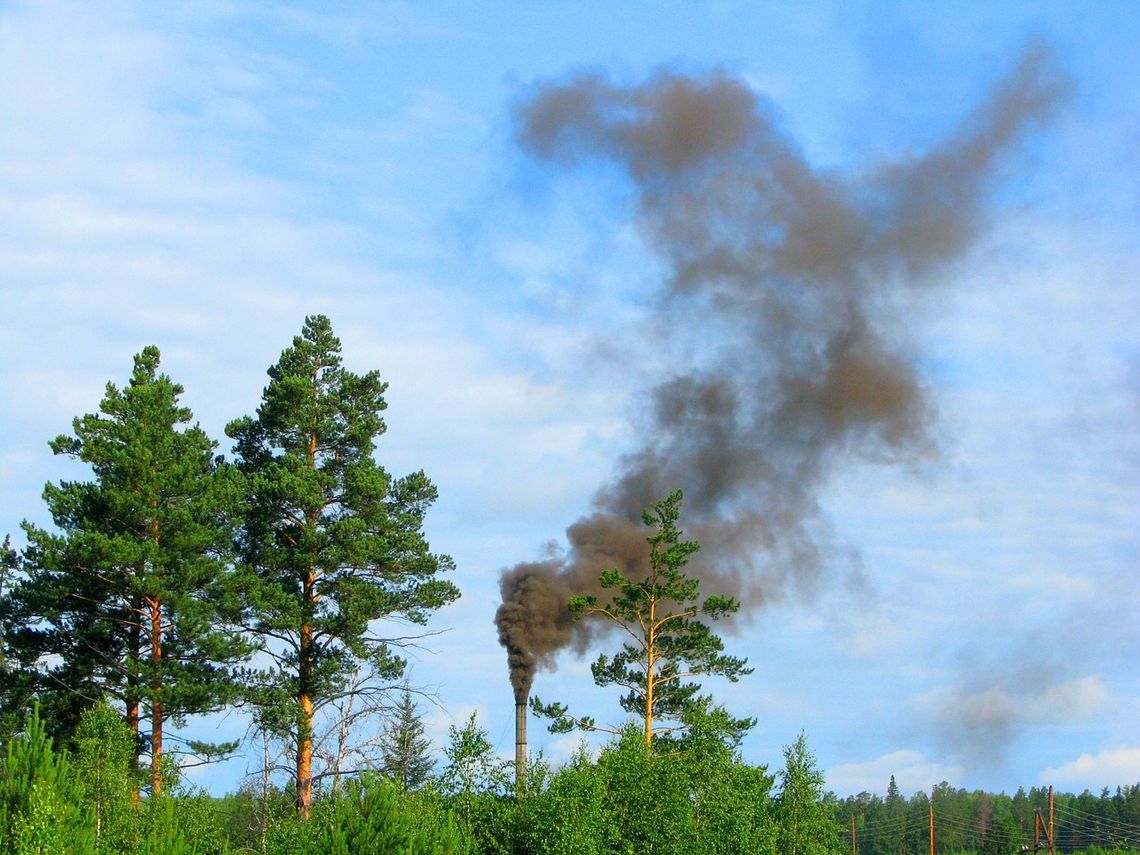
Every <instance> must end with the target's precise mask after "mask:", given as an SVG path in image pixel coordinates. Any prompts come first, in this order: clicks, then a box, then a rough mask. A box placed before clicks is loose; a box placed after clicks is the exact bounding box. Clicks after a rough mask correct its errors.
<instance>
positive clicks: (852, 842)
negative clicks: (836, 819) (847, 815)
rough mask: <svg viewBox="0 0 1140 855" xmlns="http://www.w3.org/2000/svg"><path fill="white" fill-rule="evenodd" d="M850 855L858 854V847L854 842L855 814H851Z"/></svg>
mask: <svg viewBox="0 0 1140 855" xmlns="http://www.w3.org/2000/svg"><path fill="white" fill-rule="evenodd" d="M851 855H859V847H858V846H857V845H856V844H855V814H851Z"/></svg>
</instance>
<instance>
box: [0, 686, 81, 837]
mask: <svg viewBox="0 0 1140 855" xmlns="http://www.w3.org/2000/svg"><path fill="white" fill-rule="evenodd" d="M81 795H82V794H81V790H80V788H79V786H78V782H77V779H76V776H75V775H74V773H73V771H72V769H71V767H70V764H69V763H68V759H67V755H66V754H65V753H63V752H59V751H56V750H53V748H52V741H51V737H49V736H48V735H47V731H46V729H45V727H44V722H43V720H42V719H41V718H40V715H39V709H38V708H35V709H33V710H32V713H31V715H30V716H29V717H28V720H27V722H26V724H25V727H24V731H23V732H22V733H21V734H19V735H18V736H16V737H15V738H13V739H11V740H9V742H8V746H7V753H6V755H5V757H4V765H3V768H2V770H0V845H2V846H3V847H4V849H5V850H6V851H10V852H12V853H15V855H33V853H34V855H57V853H60V852H69V853H75V855H85V854H86V853H95V852H96V851H97V850H96V846H95V834H94V824H93V823H92V822H91V818H90V815H89V813H88V811H87V809H86V806H85V805H84V804H83V800H82V798H81Z"/></svg>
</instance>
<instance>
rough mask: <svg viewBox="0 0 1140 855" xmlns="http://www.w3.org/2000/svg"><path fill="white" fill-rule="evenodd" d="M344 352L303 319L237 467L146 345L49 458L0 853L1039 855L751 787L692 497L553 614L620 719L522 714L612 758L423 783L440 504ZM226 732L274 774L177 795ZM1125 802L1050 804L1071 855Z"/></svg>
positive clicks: (1094, 843) (4, 632)
mask: <svg viewBox="0 0 1140 855" xmlns="http://www.w3.org/2000/svg"><path fill="white" fill-rule="evenodd" d="M340 352H341V344H340V341H339V339H337V337H336V336H335V335H334V334H333V331H332V327H331V324H330V322H329V320H328V319H327V318H325V317H323V316H319V315H318V316H312V317H309V318H306V319H305V323H304V326H303V328H302V331H301V333H300V334H299V335H298V336H296V337H295V338H294V339H293V341H292V344H291V345H290V346H289V347H287V348H286V349H285V350H284V351H282V353H281V356H280V358H279V359H278V361H277V362H276V363H274V364H273V365H272V366H270V368H269V369H268V372H267V373H268V376H269V381H268V384H267V385H266V387H265V389H264V391H263V393H262V396H261V401H260V403H259V405H258V406H257V408H256V410H255V411H254V412H253V414H251V415H247V416H243V417H239V418H237V419H235V420H233V421H232V422H230V423H229V424H228V425H227V427H226V435H227V436H228V437H229V439H230V440H231V441H232V447H231V450H230V452H229V455H228V456H227V455H225V454H219V453H218V443H217V442H216V441H214V440H213V439H212V438H210V437H209V436H207V435H206V433H205V432H204V431H203V430H202V429H201V428H200V427H199V426H198V425H197V424H195V423H193V415H192V413H191V411H190V409H189V408H187V407H186V406H184V405H183V404H182V403H181V395H182V392H183V389H182V387H181V386H180V385H178V384H177V383H175V382H174V381H173V380H172V379H171V378H169V377H168V376H167V375H165V374H163V373H161V371H160V370H159V363H160V354H159V352H158V350H157V349H156V348H153V347H148V348H145V349H144V350H143V351H142V352H141V353H139V354H138V355H137V356H135V358H134V365H133V370H132V373H131V375H130V377H129V379H128V381H127V383H126V384H124V385H122V386H117V385H115V384H114V383H108V384H107V386H106V389H105V393H104V397H103V399H102V401H101V402H100V405H99V411H98V412H97V413H88V414H86V415H83V416H80V417H78V418H76V419H75V420H74V421H73V423H72V433H71V434H61V435H60V436H58V437H56V438H55V439H54V440H52V441H51V442H50V447H51V449H52V451H53V452H54V453H55V454H57V455H62V456H65V457H69V458H73V459H74V460H76V461H78V462H79V463H81V464H83V465H84V466H85V467H87V469H88V470H89V474H90V478H89V479H88V480H76V481H61V482H60V483H58V484H56V483H49V484H48V485H47V486H46V487H45V489H44V494H43V497H44V501H45V503H46V506H47V510H48V512H49V514H50V516H51V519H52V523H53V526H54V527H53V528H50V529H49V528H45V527H42V526H38V525H35V524H33V523H29V522H25V523H23V531H24V537H25V540H26V545H25V546H24V547H23V548H21V549H16V548H13V547H12V545H11V541H10V540H9V539H6V540H5V541H4V544H3V547H2V549H0V586H2V589H0V745H2V758H3V763H2V765H0V851H3V852H13V853H64V852H66V853H76V855H81V853H112V852H139V853H171V855H178V853H183V852H185V853H237V852H260V853H321V852H330V853H342V852H343V853H349V852H352V853H368V852H379V853H421V852H423V853H434V852H440V853H443V852H447V853H504V855H506V853H511V855H526V853H575V855H588V853H634V852H638V853H640V852H653V853H694V855H696V853H714V855H715V853H764V855H831V853H835V854H836V855H839V853H845V852H850V851H852V848H854V849H855V850H856V853H863V855H903V853H919V852H926V851H928V849H927V842H928V841H927V837H925V836H924V835H926V834H927V833H928V816H929V813H930V810H929V809H930V806H931V799H933V806H934V809H935V814H936V816H937V818H938V828H939V841H940V842H939V845H938V851H939V852H942V853H967V852H969V853H979V855H980V854H981V853H984V854H985V855H1011V853H1013V852H1016V851H1019V848H1020V847H1021V846H1023V845H1025V843H1026V842H1028V841H1031V840H1032V832H1033V829H1034V824H1033V811H1034V809H1036V808H1039V807H1040V804H1039V802H1040V800H1041V794H1040V792H1039V791H1037V790H1033V791H1031V792H1030V793H1028V794H1025V793H1021V792H1019V793H1018V794H1017V795H1016V796H1013V797H1006V796H1002V795H987V794H982V793H966V792H964V791H956V790H953V789H952V788H950V787H949V785H941V786H940V787H939V788H936V789H935V791H934V792H933V794H932V796H931V797H927V796H926V795H924V794H921V793H919V794H916V795H914V796H912V797H911V798H910V799H905V798H903V797H902V796H901V795H900V794H899V793H898V792H897V787H895V786H894V785H893V779H892V786H891V789H890V790H889V791H888V795H887V798H886V799H879V798H878V797H873V796H860V797H858V798H855V799H847V800H845V801H840V800H838V799H836V798H835V797H833V796H830V795H828V794H826V793H825V792H824V779H823V776H822V774H821V773H820V771H819V769H818V768H817V767H816V764H815V759H814V757H813V756H812V754H811V752H810V751H809V749H808V747H807V743H806V739H805V738H804V737H803V736H802V735H801V737H800V738H799V739H798V740H796V741H795V742H794V743H792V744H791V745H789V746H787V747H786V748H785V750H784V764H783V767H782V768H781V769H780V770H779V771H777V772H774V773H769V771H768V769H767V768H766V767H763V766H753V765H749V764H747V763H745V762H744V761H743V760H742V758H741V756H740V754H739V751H738V746H739V744H740V740H741V739H742V737H743V735H744V733H746V732H747V731H748V730H749V729H750V728H751V727H753V726H754V725H755V723H756V722H755V720H754V719H751V718H736V717H734V716H733V715H731V714H730V713H729V712H728V711H727V710H725V709H724V708H723V707H721V706H720V705H718V704H716V703H715V702H714V701H713V699H712V697H711V696H709V695H706V694H701V693H700V690H701V686H700V682H699V680H701V679H702V678H704V677H709V676H716V677H721V678H724V679H728V680H730V681H735V680H737V679H739V678H741V677H743V676H746V675H747V674H749V673H750V669H749V668H748V667H747V662H746V660H744V659H741V658H737V657H734V656H730V655H729V654H727V653H726V652H725V650H724V644H723V641H722V640H721V638H720V637H719V636H718V635H716V634H715V633H714V632H713V630H712V624H713V623H714V622H715V621H717V620H718V619H720V618H721V617H723V616H725V615H730V614H732V613H733V612H734V611H735V610H736V609H737V608H738V603H736V602H735V601H734V600H733V599H731V598H728V597H724V596H719V595H716V594H713V595H710V596H705V595H704V594H702V593H701V592H700V591H699V583H698V582H697V580H696V579H694V578H691V577H690V576H688V575H687V573H686V571H685V565H686V563H687V561H688V556H690V555H691V554H692V553H694V552H696V551H697V550H698V549H699V548H700V545H699V544H698V543H696V542H694V541H688V540H685V539H684V538H683V535H682V531H681V528H680V527H679V518H680V514H681V503H682V495H681V493H680V492H679V491H677V492H674V493H673V494H671V495H669V496H667V497H664V498H662V499H661V500H660V501H659V502H657V503H656V504H654V505H652V506H651V507H650V508H648V509H646V511H645V514H644V517H643V521H644V523H645V524H646V526H647V535H646V538H645V543H646V546H645V555H644V559H645V560H644V568H642V570H641V571H639V572H637V573H635V572H633V570H632V568H620V567H618V568H610V569H607V570H605V571H603V572H602V574H601V576H600V577H599V587H598V591H599V592H600V593H599V594H598V595H596V596H583V597H573V598H571V599H570V600H569V602H567V604H566V607H567V613H568V615H569V616H571V617H572V618H573V619H583V618H588V617H591V616H593V617H594V618H601V619H605V620H607V621H611V622H613V623H615V624H616V625H617V626H619V627H620V628H621V629H622V630H624V632H623V633H621V634H620V635H621V638H623V639H624V643H623V644H622V645H621V646H620V647H619V648H618V650H617V651H616V652H613V653H609V654H606V653H603V654H602V655H601V656H600V657H599V659H598V660H597V662H595V663H594V666H593V668H592V673H593V675H594V679H595V682H596V683H597V684H598V685H599V686H603V687H609V686H616V687H617V688H619V689H620V690H621V691H622V692H624V694H623V695H622V696H621V697H620V698H619V700H620V703H621V706H622V707H623V708H624V709H625V710H626V711H627V712H628V713H630V714H631V716H632V717H633V719H634V721H633V722H631V723H630V724H629V725H628V726H627V727H626V728H610V727H608V726H600V725H598V724H597V723H596V722H595V721H594V720H593V719H592V718H591V717H589V716H585V715H580V714H572V713H571V711H570V709H569V708H568V707H567V705H565V704H562V703H559V702H552V703H543V702H542V701H540V700H539V699H537V698H532V699H531V701H532V704H531V707H532V709H533V710H534V711H535V712H536V713H538V714H540V715H544V716H546V717H548V718H550V719H551V720H552V724H551V728H552V730H557V731H567V730H574V729H580V730H586V731H590V730H594V731H597V730H601V731H606V732H608V733H609V734H610V742H609V743H608V744H606V745H605V747H603V748H602V749H601V750H600V752H599V753H597V754H596V755H595V754H591V753H589V752H587V751H586V750H585V749H584V748H583V749H582V751H580V752H579V753H577V754H576V755H575V756H574V757H573V758H572V759H570V760H569V762H567V763H565V764H563V765H561V766H558V767H556V768H555V767H552V766H551V765H550V764H548V763H546V762H545V761H544V760H543V759H542V758H541V757H538V758H535V759H534V760H533V761H532V762H530V763H528V764H526V768H525V769H516V768H515V764H514V763H508V762H505V761H503V760H501V759H499V758H498V756H497V755H496V753H495V751H494V749H493V746H492V745H491V743H490V740H489V739H488V738H487V734H486V733H485V732H484V731H483V730H482V729H481V728H480V727H479V724H478V722H477V721H476V720H475V719H474V718H471V719H470V720H469V721H468V722H467V723H466V724H465V725H464V726H462V727H453V728H452V729H451V732H450V741H449V744H448V745H447V746H445V747H444V748H443V750H442V757H438V756H436V755H435V753H434V750H433V748H432V746H431V745H430V743H429V741H428V740H427V738H426V736H425V728H424V725H423V722H422V720H421V719H420V713H419V707H418V705H417V698H418V697H421V695H420V694H418V693H417V690H416V688H415V687H414V686H413V684H412V683H411V682H410V679H409V675H408V673H407V663H406V661H405V660H404V658H403V657H402V656H401V652H402V650H403V649H404V648H405V647H407V646H408V645H414V644H416V643H417V642H418V640H419V639H421V638H422V637H423V634H424V633H425V632H427V630H426V629H425V625H426V623H427V621H428V619H429V618H430V616H431V614H432V613H433V612H434V611H436V610H437V609H439V608H440V607H442V606H444V605H446V604H447V603H450V602H452V601H454V600H455V599H456V598H457V597H458V596H459V589H458V588H457V587H456V586H455V585H454V584H453V583H452V582H451V581H449V580H448V579H447V578H446V576H445V574H446V573H447V572H448V571H450V570H452V569H454V563H453V562H452V560H451V558H450V557H449V556H446V555H442V554H438V553H435V552H433V551H432V550H431V547H430V545H429V544H428V541H427V539H426V537H425V535H424V528H423V527H424V520H425V517H426V514H427V512H428V510H429V509H430V507H431V505H432V504H433V502H434V501H435V499H436V489H435V487H434V485H433V484H432V482H431V481H430V480H429V479H428V478H427V476H426V475H425V474H424V473H423V472H414V473H411V474H409V475H404V476H399V477H397V476H394V475H392V474H390V473H389V472H388V471H387V470H386V469H384V467H383V466H381V465H380V464H379V463H378V462H377V460H376V456H375V452H376V446H377V441H378V439H379V438H380V437H381V436H382V435H383V433H384V431H385V424H384V420H383V417H382V413H383V411H384V410H385V408H386V402H385V400H384V393H385V390H386V384H385V383H384V382H383V381H382V380H381V379H380V376H379V374H378V373H377V372H375V371H370V372H367V373H364V374H356V373H353V372H351V371H349V370H347V369H346V368H345V367H344V366H343V363H342V358H341V353H340ZM231 709H240V710H241V711H242V713H243V715H244V716H245V718H246V719H248V720H249V722H250V729H249V731H248V733H247V737H246V745H247V757H248V756H252V755H253V754H254V753H257V754H260V760H261V762H260V768H259V769H256V770H255V771H254V772H253V773H252V774H251V775H250V776H249V777H247V779H246V780H245V781H244V783H243V784H242V786H241V788H240V789H239V790H238V791H237V792H236V793H233V794H230V795H228V796H225V797H220V798H217V797H211V796H209V795H207V794H205V793H204V792H201V791H194V790H193V789H192V788H191V787H189V786H188V784H187V780H186V777H185V773H186V772H187V770H189V769H191V768H193V767H194V766H196V765H201V764H208V763H210V762H212V761H214V760H216V759H219V758H222V757H225V756H227V755H228V754H230V753H232V752H233V751H235V750H236V749H237V748H238V747H239V745H238V743H236V742H229V743H207V742H204V741H200V740H192V739H189V738H187V737H186V736H185V733H186V731H187V728H186V724H187V722H188V720H190V719H191V718H193V717H196V716H197V717H200V716H205V715H211V714H218V713H220V712H222V711H225V710H231ZM520 765H521V764H520ZM1138 798H1140V795H1138V791H1137V788H1126V789H1124V790H1120V791H1118V792H1117V793H1116V794H1115V795H1109V794H1107V793H1105V794H1102V795H1101V796H1099V797H1092V796H1090V795H1088V794H1082V795H1081V796H1075V797H1069V796H1065V797H1062V798H1061V799H1059V800H1058V802H1057V811H1058V812H1059V813H1060V814H1061V815H1062V817H1064V819H1062V820H1060V821H1059V822H1058V826H1057V828H1058V831H1057V839H1056V842H1057V844H1058V848H1059V851H1065V852H1075V851H1078V850H1087V851H1088V852H1090V853H1092V852H1094V851H1096V850H1095V849H1094V847H1113V846H1115V847H1124V846H1133V847H1135V846H1136V845H1137V840H1136V834H1135V832H1136V829H1137V823H1138V822H1140V818H1138V816H1137V801H1138ZM924 800H925V802H924ZM1114 851H1124V850H1123V849H1119V848H1118V849H1116V850H1114Z"/></svg>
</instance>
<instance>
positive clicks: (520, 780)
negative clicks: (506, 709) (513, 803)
mask: <svg viewBox="0 0 1140 855" xmlns="http://www.w3.org/2000/svg"><path fill="white" fill-rule="evenodd" d="M526 703H527V698H526V696H525V695H523V696H521V697H520V696H519V695H518V694H517V693H516V695H515V791H516V792H517V793H518V794H520V795H521V794H522V791H523V786H524V785H525V783H526Z"/></svg>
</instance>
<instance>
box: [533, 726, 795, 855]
mask: <svg viewBox="0 0 1140 855" xmlns="http://www.w3.org/2000/svg"><path fill="white" fill-rule="evenodd" d="M687 717H688V721H687V722H686V724H687V733H686V735H685V739H684V741H680V740H673V741H665V740H662V741H659V742H657V743H655V748H654V749H649V748H647V746H646V745H645V741H644V739H643V734H642V733H640V731H639V730H638V729H637V728H635V727H632V726H631V727H630V728H627V730H626V731H625V732H624V733H623V734H622V735H621V736H620V737H619V738H618V739H616V740H615V741H613V742H611V743H610V744H609V745H608V746H607V747H606V748H604V749H603V750H602V752H601V754H600V755H599V757H598V759H597V761H596V762H595V761H592V760H591V759H590V757H589V755H588V753H587V752H586V750H585V748H584V747H583V748H582V749H581V750H580V751H579V752H578V753H577V754H576V755H575V756H574V757H573V758H572V759H571V761H570V762H569V763H568V764H567V765H566V766H564V767H562V768H561V769H559V770H558V771H557V772H555V773H554V774H553V775H552V776H551V777H550V779H549V782H548V783H547V784H546V785H545V786H537V785H536V786H531V787H530V788H529V789H528V793H529V795H528V797H527V798H526V799H525V800H524V801H523V802H522V803H521V805H520V807H519V816H518V818H517V821H516V823H515V828H516V840H517V844H518V850H517V851H519V852H526V853H555V854H556V855H557V853H565V855H571V853H573V854H574V855H578V854H579V853H582V855H592V853H598V855H601V853H611V852H619V853H627V852H628V853H640V852H655V853H676V855H698V853H699V854H700V855H705V853H711V855H719V853H725V855H728V853H742V852H748V853H758V855H775V852H776V851H777V850H776V849H775V848H774V833H773V827H772V816H771V808H770V804H771V797H770V793H771V787H772V778H771V776H769V775H768V774H766V772H765V770H764V769H762V768H755V767H750V766H747V765H746V764H744V763H742V762H741V761H740V759H739V757H738V756H737V755H736V754H735V752H734V750H733V748H732V735H731V729H727V730H726V728H725V727H724V726H723V725H724V721H725V718H724V717H723V716H720V715H718V714H716V713H715V711H712V710H710V709H709V707H708V706H707V705H700V706H699V707H697V708H695V710H694V712H692V713H691V714H687Z"/></svg>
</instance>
